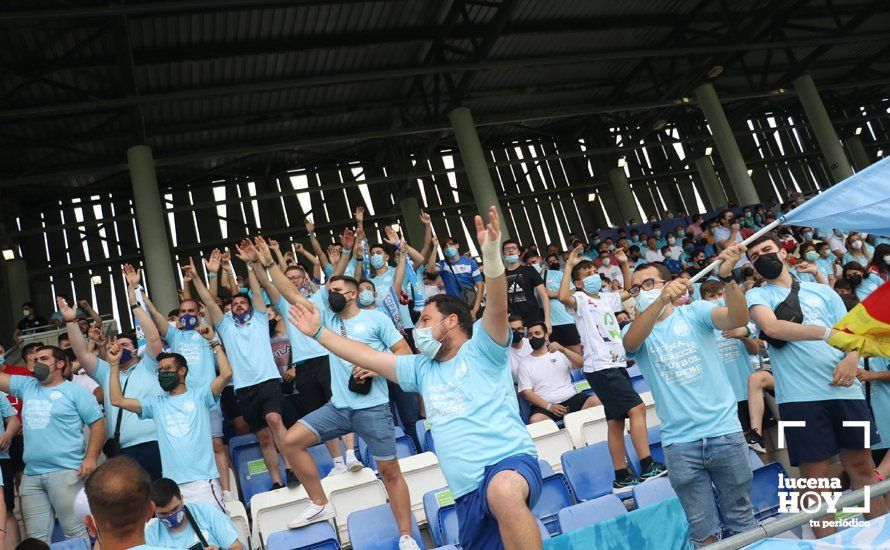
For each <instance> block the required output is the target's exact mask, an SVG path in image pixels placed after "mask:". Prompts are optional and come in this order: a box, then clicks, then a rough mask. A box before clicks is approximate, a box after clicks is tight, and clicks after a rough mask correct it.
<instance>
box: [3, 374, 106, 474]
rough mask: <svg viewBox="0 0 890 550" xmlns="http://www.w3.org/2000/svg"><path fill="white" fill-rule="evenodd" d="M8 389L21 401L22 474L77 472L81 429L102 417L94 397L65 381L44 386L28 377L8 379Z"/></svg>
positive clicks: (83, 444)
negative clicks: (23, 451)
mask: <svg viewBox="0 0 890 550" xmlns="http://www.w3.org/2000/svg"><path fill="white" fill-rule="evenodd" d="M9 390H10V393H12V395H14V396H16V397H18V398H19V399H21V400H22V401H23V402H24V404H23V405H22V425H23V426H24V428H23V430H24V436H25V455H24V460H25V474H27V475H29V476H34V475H40V474H49V473H52V472H58V471H59V470H77V469H78V468H80V464H81V462H83V459H84V456H86V450H87V443H86V441H85V440H84V438H83V427H84V426H85V425H90V424H92V423H93V422H95V421H97V420H99V419H100V418H102V410H101V409H99V404H98V403H96V398H95V397H93V394H91V393H90V392H88V391H87V390H86V389H85V388H83V387H81V386H78V385H77V384H75V383H73V382H68V381H67V380H66V381H64V382H62V383H61V384H59V385H58V386H52V387H46V386H43V385H41V384H40V382H38V381H37V379H36V378H31V377H30V376H18V375H14V376H10V377H9Z"/></svg>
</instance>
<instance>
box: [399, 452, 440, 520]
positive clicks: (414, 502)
mask: <svg viewBox="0 0 890 550" xmlns="http://www.w3.org/2000/svg"><path fill="white" fill-rule="evenodd" d="M399 467H400V468H401V469H402V475H403V476H404V477H405V483H407V484H408V492H409V493H410V494H411V511H412V512H413V513H414V519H416V520H417V523H418V524H421V525H423V524H425V523H426V512H424V510H423V495H425V494H427V493H428V492H430V491H433V490H436V489H439V488H440V487H444V486H445V485H447V483H446V482H445V476H444V475H442V470H441V469H440V468H439V459H438V458H436V455H435V453H429V452H427V453H420V454H419V455H414V456H409V457H405V458H401V459H399Z"/></svg>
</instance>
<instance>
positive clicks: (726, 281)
mask: <svg viewBox="0 0 890 550" xmlns="http://www.w3.org/2000/svg"><path fill="white" fill-rule="evenodd" d="M717 278H718V279H720V282H722V283H723V284H729V283H732V282H734V281H735V277H733V276H732V275H727V276H726V277H724V276H723V275H720V274H719V273H718V274H717Z"/></svg>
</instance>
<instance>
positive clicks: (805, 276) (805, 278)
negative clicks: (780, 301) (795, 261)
mask: <svg viewBox="0 0 890 550" xmlns="http://www.w3.org/2000/svg"><path fill="white" fill-rule="evenodd" d="M788 272H789V273H791V276H792V277H795V278H796V279H797V280H798V281H800V282H802V283H816V282H818V281H816V277H815V276H814V275H813V274H812V273H804V272H801V271H798V270H796V269H793V268H789V269H788Z"/></svg>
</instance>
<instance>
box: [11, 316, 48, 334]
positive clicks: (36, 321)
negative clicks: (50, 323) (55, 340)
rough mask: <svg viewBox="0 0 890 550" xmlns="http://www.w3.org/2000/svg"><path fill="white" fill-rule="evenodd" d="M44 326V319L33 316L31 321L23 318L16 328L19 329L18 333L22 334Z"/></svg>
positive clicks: (45, 323)
mask: <svg viewBox="0 0 890 550" xmlns="http://www.w3.org/2000/svg"><path fill="white" fill-rule="evenodd" d="M46 325H47V322H46V319H44V318H43V317H40V316H39V315H35V316H34V318H33V319H29V318H27V317H25V318H24V319H22V320H21V321H19V324H18V325H17V326H16V328H18V329H19V332H23V331H26V330H30V329H35V328H40V327H44V326H46Z"/></svg>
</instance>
